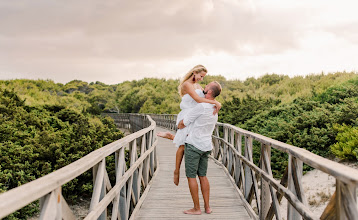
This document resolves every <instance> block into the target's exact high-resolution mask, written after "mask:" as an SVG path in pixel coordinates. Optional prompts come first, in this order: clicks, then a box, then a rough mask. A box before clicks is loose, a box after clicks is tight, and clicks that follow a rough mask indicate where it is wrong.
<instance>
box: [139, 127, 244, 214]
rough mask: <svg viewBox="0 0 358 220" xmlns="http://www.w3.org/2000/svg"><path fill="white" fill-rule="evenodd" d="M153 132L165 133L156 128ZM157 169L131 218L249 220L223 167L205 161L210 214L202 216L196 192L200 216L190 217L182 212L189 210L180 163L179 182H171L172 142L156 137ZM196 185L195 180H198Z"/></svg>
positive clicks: (189, 203)
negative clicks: (208, 186)
mask: <svg viewBox="0 0 358 220" xmlns="http://www.w3.org/2000/svg"><path fill="white" fill-rule="evenodd" d="M157 131H165V130H164V129H162V128H159V127H157ZM157 153H158V160H159V170H158V172H157V174H156V175H157V176H156V177H155V178H154V179H153V182H152V183H151V186H150V189H149V191H148V194H147V195H146V197H145V199H144V201H143V203H142V205H141V208H140V209H139V210H138V212H136V213H134V216H132V219H138V220H144V219H194V218H195V219H250V216H249V214H248V213H247V211H246V209H245V207H244V205H243V202H242V200H241V199H240V197H239V194H238V192H237V190H236V189H235V187H234V185H233V184H232V182H231V181H230V179H229V178H228V176H227V174H226V173H225V172H224V170H223V168H222V167H221V166H219V165H217V164H216V163H215V162H214V161H213V160H211V159H209V165H208V175H207V176H208V179H209V182H210V187H211V190H210V205H211V208H212V210H213V212H212V214H206V213H204V207H203V206H204V201H203V198H202V195H201V192H200V190H199V196H200V205H201V206H202V213H203V214H202V215H200V216H191V215H186V214H184V213H183V210H186V209H190V208H192V207H193V202H192V200H191V196H190V192H189V188H188V183H187V180H186V177H185V169H184V167H185V164H184V160H183V163H182V166H181V170H180V183H179V186H175V185H174V183H173V170H174V166H175V165H174V162H175V153H176V148H175V146H174V144H173V143H172V141H170V140H167V139H163V138H159V143H158V146H157ZM198 182H199V181H198Z"/></svg>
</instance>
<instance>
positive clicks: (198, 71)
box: [157, 65, 221, 185]
mask: <svg viewBox="0 0 358 220" xmlns="http://www.w3.org/2000/svg"><path fill="white" fill-rule="evenodd" d="M207 72H208V71H207V70H206V68H205V67H204V66H203V65H197V66H195V67H194V68H192V69H191V70H190V71H189V72H188V73H187V74H186V75H185V76H184V77H183V78H182V79H181V80H180V84H179V86H178V91H179V94H180V96H181V97H182V100H181V102H180V109H181V111H180V112H179V114H178V116H177V121H176V125H177V126H178V124H179V122H180V121H181V120H182V119H184V117H185V115H186V114H187V113H188V112H189V111H190V110H191V109H192V108H194V107H195V106H196V105H197V104H198V103H201V102H206V103H211V104H214V105H215V107H216V109H215V111H214V114H217V112H218V111H219V110H220V108H221V104H220V102H218V101H215V100H209V99H206V98H204V97H205V95H204V93H203V88H202V87H201V86H200V85H199V84H198V82H199V81H202V80H203V78H204V77H205V75H206V73H207ZM157 135H158V136H159V137H163V138H167V139H170V140H173V143H175V145H176V147H178V150H177V152H176V158H175V170H174V184H175V185H178V184H179V174H180V165H181V162H182V159H183V155H184V144H185V139H186V136H187V135H188V128H187V127H185V128H183V129H178V130H177V133H176V135H175V136H174V135H173V134H171V133H170V132H158V134H157Z"/></svg>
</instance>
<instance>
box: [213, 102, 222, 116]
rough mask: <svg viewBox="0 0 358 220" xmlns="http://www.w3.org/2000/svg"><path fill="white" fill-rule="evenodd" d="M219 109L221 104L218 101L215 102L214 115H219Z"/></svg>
mask: <svg viewBox="0 0 358 220" xmlns="http://www.w3.org/2000/svg"><path fill="white" fill-rule="evenodd" d="M220 109H221V103H220V102H218V101H215V109H214V113H213V114H214V115H216V114H218V113H219V110H220Z"/></svg>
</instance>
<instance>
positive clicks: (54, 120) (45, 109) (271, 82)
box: [0, 72, 358, 195]
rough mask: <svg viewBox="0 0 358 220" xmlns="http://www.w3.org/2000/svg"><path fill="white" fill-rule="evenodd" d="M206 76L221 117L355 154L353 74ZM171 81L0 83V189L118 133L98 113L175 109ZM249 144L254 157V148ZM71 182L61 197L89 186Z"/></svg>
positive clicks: (328, 151) (318, 148)
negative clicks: (215, 86)
mask: <svg viewBox="0 0 358 220" xmlns="http://www.w3.org/2000/svg"><path fill="white" fill-rule="evenodd" d="M213 80H217V81H219V82H220V83H221V85H222V86H223V92H222V95H221V96H219V97H218V100H219V101H220V102H221V103H222V104H223V106H222V110H221V111H220V114H219V120H220V121H221V122H225V123H230V124H233V125H236V126H239V127H241V128H244V129H247V130H250V131H253V132H256V133H260V134H262V135H265V136H267V137H271V138H273V139H276V140H280V141H282V142H285V143H289V144H292V145H294V146H297V147H301V148H305V149H307V150H309V151H311V152H313V153H316V154H318V155H321V156H324V157H332V156H337V157H339V158H341V159H349V160H355V161H356V160H357V159H358V144H357V140H358V120H357V116H358V75H357V74H356V73H353V72H351V73H346V72H343V73H341V72H338V73H332V74H326V75H325V74H316V75H309V76H306V77H303V76H297V77H292V78H290V77H288V76H282V75H276V74H267V75H264V76H262V77H260V78H257V79H255V78H248V79H246V80H245V81H240V80H227V79H225V78H224V77H223V76H210V75H208V76H206V77H205V79H204V81H203V82H202V85H203V86H204V85H205V84H207V83H208V82H210V81H213ZM178 83H179V81H178V80H165V79H153V78H145V79H142V80H138V81H136V80H134V81H126V82H123V83H120V84H116V85H105V84H103V83H101V82H95V83H87V82H83V81H79V80H74V81H71V82H69V83H67V84H61V83H55V82H53V81H51V80H7V81H0V116H1V118H0V120H1V125H0V131H1V132H0V135H1V142H0V148H1V149H0V160H1V167H0V190H1V191H5V190H8V189H10V188H12V187H16V186H18V185H21V184H23V183H25V182H27V181H31V180H33V179H35V178H38V177H40V176H42V175H45V174H47V173H49V172H52V171H53V170H56V169H58V168H60V167H62V166H65V165H67V164H69V163H71V162H72V161H74V160H76V159H78V158H81V157H82V156H83V155H85V154H87V153H89V152H91V151H93V150H94V149H97V148H99V147H101V146H103V145H104V144H106V143H109V142H111V141H113V140H115V139H118V138H120V137H122V134H121V133H119V132H118V131H117V130H116V129H115V127H114V125H113V122H112V121H110V120H109V119H106V118H101V117H99V114H100V113H102V112H133V113H136V112H140V113H157V114H162V113H167V114H176V113H178V112H179V111H180V109H179V103H180V97H179V95H178V93H177V86H178ZM254 150H255V152H254V157H255V158H254V159H255V160H257V159H258V158H259V155H258V152H259V151H258V147H256V148H254ZM272 162H273V163H272V166H273V169H274V174H275V176H277V177H279V176H280V175H281V173H282V169H284V167H285V166H287V155H285V154H283V153H278V152H275V151H274V152H273V153H272ZM89 175H90V174H88V178H89ZM84 178H86V177H84ZM89 182H90V181H89ZM71 184H72V183H70V184H69V185H68V186H66V187H67V188H65V189H64V191H65V192H68V194H69V195H70V194H71V192H74V191H77V192H80V191H81V190H82V191H83V192H85V193H86V192H87V193H89V191H90V190H91V186H87V185H85V181H83V182H81V180H78V183H76V184H77V185H76V184H75V185H71ZM74 195H75V194H74Z"/></svg>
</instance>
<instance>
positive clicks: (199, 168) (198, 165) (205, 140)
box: [178, 82, 221, 215]
mask: <svg viewBox="0 0 358 220" xmlns="http://www.w3.org/2000/svg"><path fill="white" fill-rule="evenodd" d="M220 92H221V85H220V84H219V83H218V82H211V83H209V84H208V85H206V86H205V89H204V94H205V98H207V99H211V100H214V99H215V97H217V96H218V95H219V94H220ZM213 110H214V105H212V104H209V103H198V105H197V106H196V107H195V108H193V109H192V110H191V111H190V112H189V113H188V114H187V115H186V116H185V117H184V119H183V120H182V121H180V122H179V124H178V128H179V129H182V128H184V127H186V126H188V125H190V127H189V129H190V131H189V135H188V136H187V138H186V141H185V150H184V155H185V173H186V177H187V178H188V184H189V189H190V194H191V197H192V199H193V203H194V208H192V209H189V210H185V211H184V213H185V214H191V215H200V214H201V209H200V204H199V193H198V183H197V182H196V176H197V175H198V176H199V180H200V187H201V192H202V194H203V198H204V208H205V213H207V214H210V213H211V212H212V210H211V208H210V205H209V196H210V184H209V181H208V179H207V177H206V172H207V169H208V156H209V154H210V153H211V150H212V149H213V146H212V139H211V135H212V133H213V131H214V128H215V124H216V122H217V121H218V115H217V114H215V115H213Z"/></svg>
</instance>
